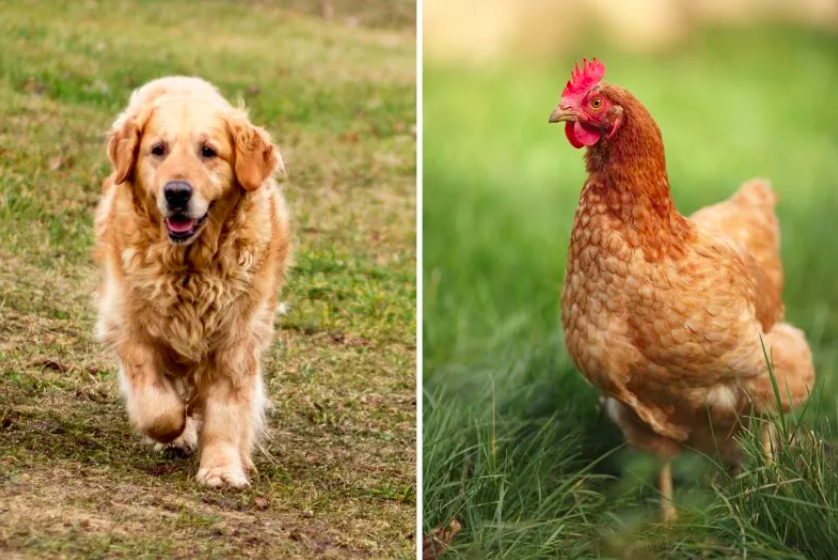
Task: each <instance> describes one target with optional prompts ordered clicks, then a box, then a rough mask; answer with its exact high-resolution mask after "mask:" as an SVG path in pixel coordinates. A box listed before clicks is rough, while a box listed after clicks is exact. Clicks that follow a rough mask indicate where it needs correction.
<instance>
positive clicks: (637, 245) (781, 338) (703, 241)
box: [550, 59, 814, 519]
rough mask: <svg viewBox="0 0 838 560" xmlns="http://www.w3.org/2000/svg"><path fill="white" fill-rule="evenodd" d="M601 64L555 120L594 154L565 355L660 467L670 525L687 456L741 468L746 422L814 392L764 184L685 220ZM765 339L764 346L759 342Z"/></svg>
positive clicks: (657, 145) (577, 72)
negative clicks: (785, 294)
mask: <svg viewBox="0 0 838 560" xmlns="http://www.w3.org/2000/svg"><path fill="white" fill-rule="evenodd" d="M604 74H605V66H604V65H603V64H602V63H601V62H599V61H597V60H596V59H594V60H593V61H592V62H590V63H588V61H587V60H585V61H584V62H583V67H582V69H580V68H579V66H578V65H577V66H576V67H575V68H574V70H573V72H572V77H571V80H570V81H568V83H567V86H566V87H565V89H564V92H563V93H562V97H561V101H560V103H559V106H558V107H557V108H556V109H555V110H554V111H553V113H552V114H551V115H550V122H551V123H557V122H564V123H565V133H566V135H567V138H568V140H569V141H570V143H571V144H572V145H573V146H574V147H575V148H582V147H583V146H584V147H587V154H586V158H585V159H586V166H587V172H588V178H587V181H586V182H585V186H584V188H583V190H582V194H581V196H580V199H579V206H578V208H577V210H576V215H575V217H574V221H573V231H572V234H571V239H570V248H569V250H568V257H567V269H566V273H565V279H564V289H563V292H562V325H563V327H564V334H565V342H566V344H567V348H568V351H569V353H570V355H571V357H572V359H573V361H574V362H575V363H576V365H577V367H578V368H579V370H580V371H581V372H582V373H583V374H584V376H585V377H586V378H587V379H588V380H589V381H590V382H591V383H593V384H594V385H595V386H596V387H597V388H598V389H599V390H600V391H601V392H602V394H603V396H604V400H605V408H606V410H607V412H608V414H609V416H610V417H611V418H612V419H613V420H614V421H615V422H616V423H617V424H618V425H619V426H620V428H621V430H622V432H623V435H624V436H625V438H626V440H627V441H628V442H629V443H631V444H633V445H636V446H638V447H640V448H643V449H647V450H651V451H654V452H656V453H658V454H659V455H661V456H662V457H664V459H665V462H664V466H663V469H662V470H661V477H660V485H661V493H662V496H663V501H662V504H663V508H664V509H663V515H664V519H669V518H671V517H672V516H673V515H674V508H673V507H672V480H671V470H670V464H669V460H670V458H671V457H673V456H674V455H676V454H677V453H678V452H679V451H680V450H681V448H682V447H690V448H694V449H698V450H700V451H702V452H706V453H710V454H714V455H715V454H716V453H717V452H720V453H721V454H722V456H723V458H724V459H725V461H727V462H728V463H729V464H734V465H735V464H736V463H737V462H738V461H739V460H740V458H739V450H738V448H737V445H736V441H735V440H734V436H735V435H736V433H737V431H738V430H739V429H740V428H741V427H742V426H743V425H745V424H746V422H747V416H748V413H749V412H750V411H751V409H752V408H753V409H754V410H756V411H757V412H761V411H767V410H770V409H771V408H772V406H773V408H776V405H777V399H776V397H775V395H774V391H773V386H772V382H771V378H770V375H769V370H768V367H767V365H766V360H765V356H764V353H763V346H762V342H764V344H765V348H766V349H767V351H768V354H769V356H770V359H771V362H772V368H773V372H774V375H775V378H776V380H777V383H778V386H779V394H780V397H781V401H782V406H783V407H784V408H788V407H790V406H792V405H795V404H798V403H800V402H802V401H804V400H805V399H806V398H807V396H808V394H809V388H810V386H811V385H812V382H813V380H814V369H813V366H812V356H811V352H810V350H809V346H808V343H807V342H806V338H805V336H804V334H803V333H802V332H801V331H800V330H798V329H796V328H794V327H792V326H791V325H789V324H786V323H784V322H782V321H783V315H784V309H783V305H782V302H781V291H782V284H783V273H782V265H781V263H780V257H779V225H778V222H777V218H776V216H775V215H774V202H775V199H774V195H773V193H772V191H771V188H770V186H769V185H768V184H767V183H766V182H765V181H761V180H754V181H751V182H749V183H747V184H746V185H744V186H743V187H742V188H741V189H740V190H739V191H738V192H737V193H736V194H735V195H734V196H733V197H732V198H731V199H729V200H727V201H725V202H722V203H720V204H716V205H714V206H710V207H707V208H704V209H702V210H701V211H699V212H697V213H696V214H694V215H693V216H691V217H685V216H682V215H681V214H679V213H678V211H677V210H676V208H675V205H674V203H673V201H672V198H671V197H670V194H669V180H668V178H667V173H666V162H665V160H664V147H663V140H662V138H661V134H660V131H659V130H658V127H657V125H656V124H655V121H654V120H653V119H652V117H651V115H650V114H649V112H648V111H647V110H646V108H645V107H644V106H643V105H642V104H641V103H640V101H638V100H637V99H636V98H635V97H634V96H633V95H632V94H631V93H629V92H628V91H626V90H625V89H623V88H621V87H619V86H616V85H613V84H608V83H604V82H602V77H603V75H604ZM761 341H762V342H761Z"/></svg>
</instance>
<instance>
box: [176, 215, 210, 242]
mask: <svg viewBox="0 0 838 560" xmlns="http://www.w3.org/2000/svg"><path fill="white" fill-rule="evenodd" d="M207 216H209V212H207V213H206V214H204V215H203V216H201V217H200V218H198V219H197V220H196V219H195V218H190V217H189V216H187V215H185V214H172V215H171V216H169V217H168V218H166V229H167V230H169V239H170V240H171V241H172V242H174V243H183V242H185V241H189V240H190V239H192V237H194V236H195V234H197V233H198V231H199V230H200V229H201V226H203V225H204V222H206V221H207Z"/></svg>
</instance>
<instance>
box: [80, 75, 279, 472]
mask: <svg viewBox="0 0 838 560" xmlns="http://www.w3.org/2000/svg"><path fill="white" fill-rule="evenodd" d="M107 153H108V157H109V159H110V161H111V164H112V166H113V172H112V173H111V175H110V176H109V177H108V178H107V179H106V180H105V181H104V184H103V193H102V197H101V200H100V203H99V206H98V209H97V211H96V218H95V233H96V248H95V255H96V257H97V260H98V261H99V262H100V264H101V268H102V274H103V276H102V281H101V285H100V288H99V291H98V295H97V306H98V322H97V325H96V335H97V338H98V339H99V340H100V341H102V342H103V343H105V344H107V345H108V346H109V347H111V348H113V349H114V350H115V352H116V354H117V355H118V357H119V379H120V386H121V389H122V393H123V395H124V397H125V401H126V408H127V410H128V418H129V421H130V424H131V426H132V427H133V428H134V429H135V430H136V431H137V432H139V433H140V434H142V435H144V436H146V437H148V438H150V439H151V440H153V441H155V442H157V443H158V444H159V446H160V447H166V448H170V449H175V450H182V451H185V452H191V451H193V450H194V449H196V448H199V449H200V465H199V468H198V472H197V480H198V482H199V483H201V484H204V485H207V486H235V487H238V486H244V485H247V484H248V471H254V470H255V467H254V464H253V461H252V459H251V454H252V448H253V445H254V440H255V439H256V438H257V436H258V434H259V433H260V432H261V430H262V428H263V424H264V410H265V407H266V404H267V400H266V398H265V392H264V386H263V381H262V372H261V365H260V360H261V354H262V352H263V351H264V350H265V348H266V347H267V346H268V345H269V343H270V341H271V338H272V336H273V329H274V327H273V322H274V312H275V309H276V303H277V297H278V293H279V290H280V288H281V286H282V284H283V282H284V279H285V275H286V269H287V268H288V266H289V256H290V250H291V242H290V233H289V220H288V215H287V212H286V205H285V202H284V200H283V197H282V194H281V191H280V187H279V185H278V184H277V182H276V180H275V178H274V175H275V173H276V172H277V171H280V170H282V171H284V168H283V163H282V158H281V156H280V154H279V151H278V149H277V148H276V147H275V146H274V145H273V143H272V142H271V138H270V136H269V135H268V133H267V132H266V131H265V130H263V129H262V128H258V127H256V126H254V125H253V124H251V123H250V121H249V119H248V116H247V114H246V112H245V111H244V109H242V108H239V107H233V106H232V105H231V104H230V103H228V102H227V100H225V99H224V97H223V96H222V95H221V94H220V93H219V92H218V90H217V89H216V88H215V87H214V86H212V85H211V84H209V83H208V82H206V81H204V80H202V79H200V78H193V77H182V76H174V77H167V78H161V79H158V80H154V81H152V82H149V83H148V84H146V85H144V86H143V87H141V88H140V89H138V90H137V91H135V92H134V93H133V94H132V96H131V99H130V102H129V103H128V107H127V108H126V109H125V110H124V111H123V112H122V113H121V114H120V115H119V116H118V117H117V119H116V121H115V122H114V124H113V126H112V128H111V130H110V133H109V139H108V145H107Z"/></svg>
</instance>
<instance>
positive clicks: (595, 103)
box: [591, 97, 602, 109]
mask: <svg viewBox="0 0 838 560" xmlns="http://www.w3.org/2000/svg"><path fill="white" fill-rule="evenodd" d="M591 109H602V98H601V97H594V98H593V99H591Z"/></svg>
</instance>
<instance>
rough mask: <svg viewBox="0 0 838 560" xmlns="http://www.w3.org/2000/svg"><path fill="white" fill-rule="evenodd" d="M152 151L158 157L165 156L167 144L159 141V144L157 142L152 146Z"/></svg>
mask: <svg viewBox="0 0 838 560" xmlns="http://www.w3.org/2000/svg"><path fill="white" fill-rule="evenodd" d="M151 153H152V155H155V156H157V157H163V156H165V155H166V144H163V143H162V142H161V143H159V144H155V145H154V146H152V147H151Z"/></svg>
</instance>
